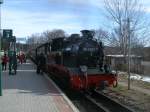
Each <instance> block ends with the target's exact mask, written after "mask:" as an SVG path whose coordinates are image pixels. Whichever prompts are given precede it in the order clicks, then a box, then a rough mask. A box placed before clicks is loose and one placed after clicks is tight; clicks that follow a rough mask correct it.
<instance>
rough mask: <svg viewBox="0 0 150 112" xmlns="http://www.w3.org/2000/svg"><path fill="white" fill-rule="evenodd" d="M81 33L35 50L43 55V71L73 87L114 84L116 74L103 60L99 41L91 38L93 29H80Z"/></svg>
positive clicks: (97, 86) (91, 87)
mask: <svg viewBox="0 0 150 112" xmlns="http://www.w3.org/2000/svg"><path fill="white" fill-rule="evenodd" d="M81 33H82V36H80V35H79V34H72V35H71V36H70V37H68V38H65V37H64V38H62V37H61V38H56V39H53V40H52V41H51V42H48V43H45V44H43V45H41V46H39V47H37V48H36V50H35V57H36V56H37V55H38V54H39V53H44V54H45V56H46V60H47V61H46V62H47V64H46V71H47V72H48V73H51V75H53V76H54V77H56V78H57V79H59V80H60V81H62V82H63V84H64V86H66V85H67V86H69V87H70V88H72V89H74V90H78V91H81V90H89V89H97V88H104V87H105V86H116V85H117V76H116V75H115V74H113V73H111V71H110V70H109V66H108V65H107V63H106V62H105V63H104V52H103V45H102V42H98V41H97V40H96V39H94V32H93V31H89V30H82V31H81Z"/></svg>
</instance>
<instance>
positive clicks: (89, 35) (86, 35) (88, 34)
mask: <svg viewBox="0 0 150 112" xmlns="http://www.w3.org/2000/svg"><path fill="white" fill-rule="evenodd" d="M81 33H82V37H84V38H91V39H92V38H93V37H94V34H95V32H94V31H90V30H82V31H81Z"/></svg>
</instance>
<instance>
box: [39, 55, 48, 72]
mask: <svg viewBox="0 0 150 112" xmlns="http://www.w3.org/2000/svg"><path fill="white" fill-rule="evenodd" d="M45 65H46V58H45V56H44V54H43V53H41V54H40V56H37V73H38V74H39V73H41V74H43V71H44V70H45Z"/></svg>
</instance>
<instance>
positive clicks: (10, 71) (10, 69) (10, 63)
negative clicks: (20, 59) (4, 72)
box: [9, 53, 13, 75]
mask: <svg viewBox="0 0 150 112" xmlns="http://www.w3.org/2000/svg"><path fill="white" fill-rule="evenodd" d="M12 66H13V54H12V53H9V75H12Z"/></svg>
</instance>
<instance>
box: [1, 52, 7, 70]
mask: <svg viewBox="0 0 150 112" xmlns="http://www.w3.org/2000/svg"><path fill="white" fill-rule="evenodd" d="M7 63H8V56H7V55H6V54H4V56H3V57H2V70H6V68H7Z"/></svg>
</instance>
